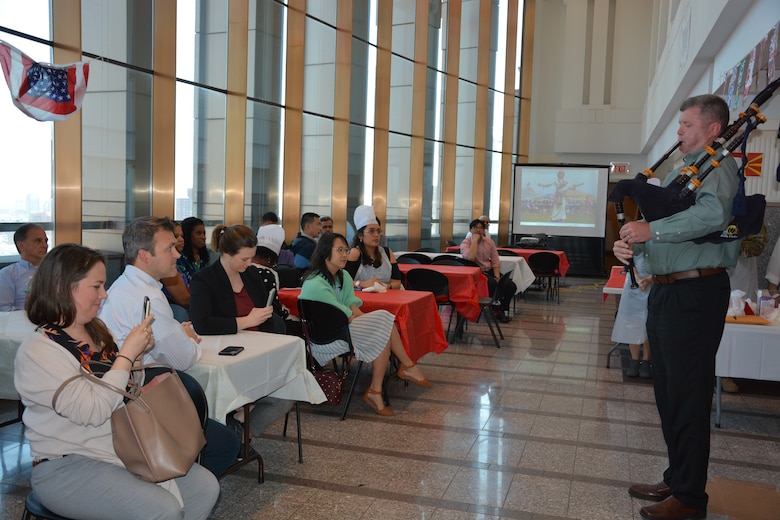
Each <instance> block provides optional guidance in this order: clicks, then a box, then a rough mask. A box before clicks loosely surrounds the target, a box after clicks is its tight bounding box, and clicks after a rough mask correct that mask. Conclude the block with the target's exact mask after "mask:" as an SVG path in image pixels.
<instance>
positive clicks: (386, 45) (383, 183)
mask: <svg viewBox="0 0 780 520" xmlns="http://www.w3.org/2000/svg"><path fill="white" fill-rule="evenodd" d="M377 7H378V12H377V25H378V29H377V53H376V97H375V100H376V112H375V115H374V121H375V125H376V131H375V132H374V193H373V201H368V200H367V201H365V203H366V204H373V206H374V211H375V212H376V216H377V217H379V219H380V220H381V221H382V222H386V221H387V158H388V145H389V141H390V138H389V135H388V128H390V49H392V45H393V3H392V2H379V3H378V6H377Z"/></svg>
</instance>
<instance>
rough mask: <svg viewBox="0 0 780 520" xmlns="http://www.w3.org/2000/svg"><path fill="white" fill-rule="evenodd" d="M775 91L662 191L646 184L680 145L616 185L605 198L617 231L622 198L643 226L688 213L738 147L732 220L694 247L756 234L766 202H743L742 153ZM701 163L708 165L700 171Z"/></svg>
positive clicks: (759, 198) (760, 198) (763, 95)
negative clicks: (636, 208)
mask: <svg viewBox="0 0 780 520" xmlns="http://www.w3.org/2000/svg"><path fill="white" fill-rule="evenodd" d="M778 87H780V78H778V79H776V80H774V81H772V82H771V83H770V84H769V85H767V86H766V87H765V88H764V90H762V91H761V92H759V93H758V95H757V96H756V97H755V98H754V99H753V101H752V102H751V104H750V107H749V108H748V109H747V110H746V111H745V112H742V113H741V114H740V115H739V119H737V120H735V121H734V122H733V123H731V124H730V125H729V126H728V127H726V128H725V129H724V130H723V131H721V133H720V135H719V136H718V138H717V139H715V141H713V142H712V144H710V145H709V146H706V147H705V148H704V150H705V152H706V153H705V154H703V155H702V157H701V158H699V159H698V160H697V161H696V162H695V163H694V164H692V165H690V166H686V167H684V168H683V169H682V170H680V174H679V175H678V176H677V177H676V178H675V179H674V180H673V181H672V182H671V183H669V184H668V185H667V186H664V187H659V186H654V185H652V184H648V183H647V179H649V178H651V177H653V175H654V172H655V170H656V169H657V168H658V167H659V166H661V164H662V163H663V162H664V161H666V159H668V158H669V156H671V155H672V153H673V152H674V151H675V150H676V149H677V147H678V146H680V143H676V144H675V145H674V146H673V147H672V148H671V149H670V150H669V151H668V152H666V154H664V156H663V157H662V158H661V159H660V160H659V161H658V162H656V163H655V164H654V165H653V166H651V167H650V168H648V169H645V170H643V171H642V172H641V173H639V174H637V176H636V177H634V178H633V179H629V180H623V181H620V182H618V183H617V186H616V187H615V189H614V190H612V193H610V194H609V200H610V201H611V202H613V203H614V204H615V213H616V214H617V218H618V221H619V222H620V225H621V226H622V225H624V224H625V222H626V217H625V214H624V213H623V200H624V199H625V197H631V198H632V199H634V201H636V203H637V205H638V206H639V211H640V212H641V214H642V215H643V216H644V219H645V220H646V221H648V222H652V221H654V220H658V219H661V218H664V217H668V216H670V215H674V214H675V213H679V212H680V211H684V210H686V209H688V208H690V207H691V206H692V205H694V204H695V203H696V191H697V190H698V189H699V188H701V185H702V182H704V179H706V178H707V176H708V175H709V174H710V173H712V172H713V171H715V169H716V168H718V167H720V163H721V161H723V159H725V158H726V157H728V156H729V155H731V152H733V151H734V150H735V149H737V148H738V147H739V146H740V145H742V165H741V166H740V168H739V170H738V172H737V174H738V175H739V188H738V190H737V194H736V195H735V196H734V201H733V205H732V210H731V212H732V215H733V217H734V218H733V220H732V221H731V223H730V224H729V225H728V226H727V227H726V229H725V230H723V231H716V232H714V233H710V234H709V235H705V236H703V237H700V238H697V239H695V240H693V241H694V242H696V243H698V244H701V243H705V242H715V243H720V242H725V241H729V240H735V239H742V238H744V237H746V236H748V235H752V234H755V233H758V232H759V231H760V230H761V226H762V224H763V222H764V211H765V209H766V198H765V197H764V195H762V194H756V195H751V196H749V197H748V196H745V175H744V169H745V166H746V164H747V153H746V150H745V147H746V145H747V139H748V136H749V135H750V132H752V131H753V129H755V128H756V127H757V126H758V125H760V124H761V123H763V122H765V121H766V117H764V115H763V114H761V112H759V110H758V107H759V106H761V105H763V104H764V103H766V101H767V100H769V98H770V97H772V95H773V94H774V92H775V90H776V89H777V88H778ZM743 126H745V130H744V132H742V133H741V134H739V135H737V134H738V132H739V130H740V128H742V127H743ZM705 163H707V164H706V165H705ZM633 264H634V262H633V259H631V260H629V265H628V272H629V275H630V277H631V287H632V288H634V289H635V288H637V287H638V284H637V282H636V276H635V275H634V270H633Z"/></svg>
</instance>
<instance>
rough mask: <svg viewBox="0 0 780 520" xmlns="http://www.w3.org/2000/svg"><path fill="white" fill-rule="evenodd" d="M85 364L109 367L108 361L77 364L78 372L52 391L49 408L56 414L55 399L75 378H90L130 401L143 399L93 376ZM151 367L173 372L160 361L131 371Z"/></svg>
mask: <svg viewBox="0 0 780 520" xmlns="http://www.w3.org/2000/svg"><path fill="white" fill-rule="evenodd" d="M85 365H102V366H104V367H110V366H111V365H109V364H108V363H103V362H100V361H85V362H84V363H82V364H81V365H79V373H78V374H77V375H75V376H73V377H69V378H68V379H66V380H65V381H63V382H62V384H61V385H60V386H59V388H57V390H56V391H55V392H54V395H53V396H52V398H51V408H52V410H54V412H55V413H57V415H60V414H59V412H57V399H58V398H59V396H60V394H61V393H62V391H63V390H64V389H65V387H66V386H68V385H69V384H70V383H72V382H73V381H75V380H76V379H81V378H84V379H88V380H90V381H91V382H93V383H95V384H97V385H100V386H102V387H105V388H108V389H109V390H112V391H114V392H116V393H118V394H119V395H122V396H124V397H125V398H126V399H130V400H132V401H137V402H143V401H141V400H140V399H139V398H138V396H137V395H133V394H131V393H130V392H127V391H125V390H123V389H121V388H118V387H116V386H114V385H112V384H109V383H106V382H105V381H103V380H102V379H101V378H99V377H97V376H95V375H94V374H93V373H92V372H90V371H88V370H87V369H86V368H85ZM152 367H164V368H168V369H170V371H171V372H175V370H174V368H173V367H172V366H171V365H170V364H168V363H164V362H162V361H157V362H155V363H149V364H146V365H141V366H139V367H136V368H134V369H133V370H132V371H139V370H144V369H147V368H152Z"/></svg>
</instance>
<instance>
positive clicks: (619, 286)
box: [601, 265, 627, 302]
mask: <svg viewBox="0 0 780 520" xmlns="http://www.w3.org/2000/svg"><path fill="white" fill-rule="evenodd" d="M626 274H627V273H626V268H625V266H621V265H616V266H613V267H612V270H611V271H610V272H609V280H607V283H606V285H604V289H602V290H601V294H602V297H601V298H602V300H601V301H602V302H605V301H607V296H609V295H610V294H623V286H624V285H625V283H626Z"/></svg>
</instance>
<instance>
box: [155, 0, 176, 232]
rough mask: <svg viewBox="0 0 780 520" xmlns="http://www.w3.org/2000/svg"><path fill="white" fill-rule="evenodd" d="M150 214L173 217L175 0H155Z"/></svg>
mask: <svg viewBox="0 0 780 520" xmlns="http://www.w3.org/2000/svg"><path fill="white" fill-rule="evenodd" d="M153 49H154V57H153V59H154V77H153V78H152V136H153V139H152V142H153V143H154V144H153V145H152V186H153V187H154V189H153V190H152V215H158V216H168V217H171V218H173V213H174V207H175V194H174V187H175V164H176V162H175V155H176V154H175V151H176V0H156V1H155V2H154V45H153Z"/></svg>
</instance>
